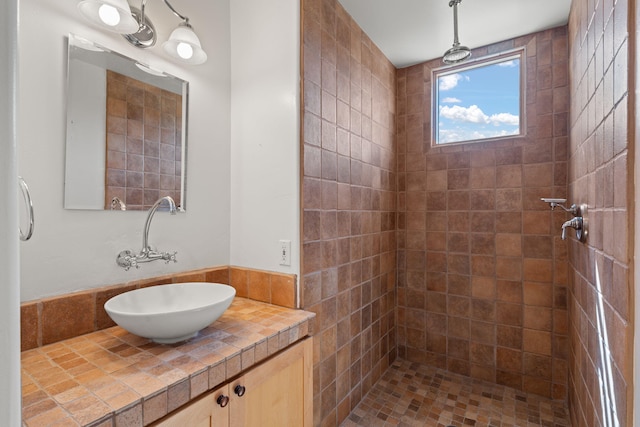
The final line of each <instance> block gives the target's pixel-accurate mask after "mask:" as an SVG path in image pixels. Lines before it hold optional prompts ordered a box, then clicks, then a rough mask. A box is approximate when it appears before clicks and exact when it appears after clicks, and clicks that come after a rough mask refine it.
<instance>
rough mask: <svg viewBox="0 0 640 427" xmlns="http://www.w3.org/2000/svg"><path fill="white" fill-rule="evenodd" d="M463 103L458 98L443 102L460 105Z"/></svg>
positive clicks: (445, 99) (448, 98)
mask: <svg viewBox="0 0 640 427" xmlns="http://www.w3.org/2000/svg"><path fill="white" fill-rule="evenodd" d="M461 102H462V101H461V100H459V99H458V98H452V97H447V98H444V99H443V100H442V103H443V104H459V103H461Z"/></svg>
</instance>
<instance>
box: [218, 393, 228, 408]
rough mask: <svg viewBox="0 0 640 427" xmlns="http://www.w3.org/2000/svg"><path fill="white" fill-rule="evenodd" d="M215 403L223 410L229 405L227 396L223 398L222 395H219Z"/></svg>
mask: <svg viewBox="0 0 640 427" xmlns="http://www.w3.org/2000/svg"><path fill="white" fill-rule="evenodd" d="M216 403H217V404H218V405H220V406H221V407H223V408H224V407H225V406H227V405H228V404H229V396H225V395H224V394H221V395H220V396H218V398H217V399H216Z"/></svg>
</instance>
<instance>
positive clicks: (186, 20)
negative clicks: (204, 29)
mask: <svg viewBox="0 0 640 427" xmlns="http://www.w3.org/2000/svg"><path fill="white" fill-rule="evenodd" d="M163 1H164V4H166V5H167V7H168V8H169V9H170V10H171V12H173V14H174V15H176V16H177V17H178V18H180V19H182V20H183V21H184V22H185V23H186V24H188V23H189V18H188V17H186V16H184V15H181V14H180V12H178V11H177V10H175V9H174V8H173V6H171V4H170V3H169V2H168V1H167V0H163Z"/></svg>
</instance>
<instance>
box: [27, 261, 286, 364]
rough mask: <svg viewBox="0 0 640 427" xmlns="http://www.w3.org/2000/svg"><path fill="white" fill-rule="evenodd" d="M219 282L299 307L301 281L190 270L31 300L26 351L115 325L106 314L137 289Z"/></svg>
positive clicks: (244, 271) (249, 272) (248, 272)
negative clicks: (119, 297)
mask: <svg viewBox="0 0 640 427" xmlns="http://www.w3.org/2000/svg"><path fill="white" fill-rule="evenodd" d="M185 282H214V283H224V284H228V285H231V286H233V287H234V288H235V289H236V295H237V296H239V297H246V298H250V299H253V300H256V301H262V302H266V303H270V304H275V305H280V306H283V307H288V308H297V278H296V275H294V274H284V273H275V272H270V271H263V270H254V269H248V268H242V267H234V266H220V267H212V268H205V269H201V270H194V271H186V272H181V273H176V274H171V275H166V276H159V277H153V278H149V279H142V280H136V281H132V282H126V283H121V284H117V285H112V286H106V287H102V288H96V289H90V290H86V291H81V292H74V293H71V294H65V295H59V296H55V297H51V298H43V299H39V300H35V301H27V302H24V303H22V304H21V307H20V323H21V337H22V338H21V340H22V342H21V350H22V351H25V350H29V349H32V348H36V347H41V346H43V345H47V344H52V343H55V342H58V341H62V340H65V339H69V338H74V337H77V336H80V335H84V334H88V333H90V332H94V331H99V330H101V329H105V328H109V327H111V326H115V323H114V322H113V321H112V320H111V318H110V317H109V315H108V314H107V313H106V311H105V310H104V303H105V302H107V300H108V299H109V298H111V297H114V296H116V295H118V294H121V293H123V292H127V291H130V290H133V289H138V288H145V287H148V286H156V285H162V284H169V283H185Z"/></svg>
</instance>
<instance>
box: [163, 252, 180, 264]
mask: <svg viewBox="0 0 640 427" xmlns="http://www.w3.org/2000/svg"><path fill="white" fill-rule="evenodd" d="M177 253H178V252H177V251H174V252H173V253H169V252H166V253H165V264H169V261H173V262H178V260H177V259H176V254H177Z"/></svg>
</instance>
